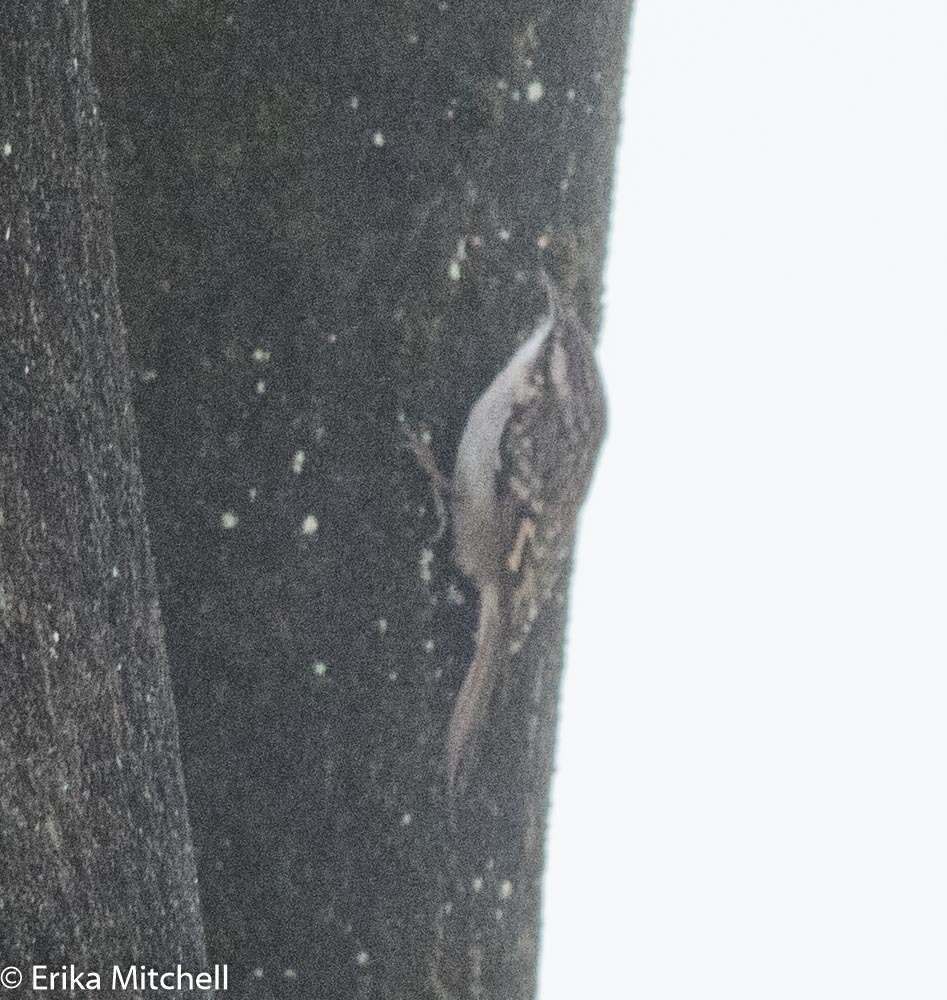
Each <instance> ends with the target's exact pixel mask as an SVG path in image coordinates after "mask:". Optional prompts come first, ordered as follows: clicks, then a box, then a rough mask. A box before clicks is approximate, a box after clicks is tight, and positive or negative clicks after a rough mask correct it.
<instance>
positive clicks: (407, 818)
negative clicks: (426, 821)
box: [401, 813, 414, 826]
mask: <svg viewBox="0 0 947 1000" xmlns="http://www.w3.org/2000/svg"><path fill="white" fill-rule="evenodd" d="M412 819H414V817H413V816H412V815H411V813H403V814H402V816H401V825H402V826H410V825H411V820H412Z"/></svg>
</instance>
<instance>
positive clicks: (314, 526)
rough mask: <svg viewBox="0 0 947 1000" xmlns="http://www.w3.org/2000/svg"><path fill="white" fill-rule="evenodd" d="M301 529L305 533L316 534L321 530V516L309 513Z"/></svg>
mask: <svg viewBox="0 0 947 1000" xmlns="http://www.w3.org/2000/svg"><path fill="white" fill-rule="evenodd" d="M300 530H301V531H302V533H303V534H304V535H314V534H315V533H316V532H317V531H318V530H319V518H318V517H316V515H315V514H307V515H306V516H305V517H304V518H303V523H302V527H301V528H300Z"/></svg>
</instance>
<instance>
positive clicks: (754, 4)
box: [540, 0, 947, 1000]
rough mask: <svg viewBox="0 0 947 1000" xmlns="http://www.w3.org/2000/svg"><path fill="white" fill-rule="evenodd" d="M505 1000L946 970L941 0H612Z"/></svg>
mask: <svg viewBox="0 0 947 1000" xmlns="http://www.w3.org/2000/svg"><path fill="white" fill-rule="evenodd" d="M626 98H627V100H626V114H625V125H624V146H623V151H622V155H621V161H620V168H619V179H618V188H617V203H616V214H615V222H614V230H613V235H612V256H611V263H610V268H609V273H608V289H607V307H608V313H607V320H606V330H605V334H604V340H603V343H602V349H601V357H602V362H603V366H604V369H605V373H606V379H607V382H608V385H609V389H610V397H611V429H610V437H609V439H608V442H607V446H606V450H605V453H604V455H603V461H602V464H601V466H600V471H599V474H598V476H597V479H596V482H595V485H594V489H593V494H592V496H591V498H590V501H589V504H588V506H587V508H586V510H585V515H584V520H583V524H582V533H581V547H580V552H579V562H578V572H577V575H576V578H575V584H574V590H573V621H572V629H571V639H570V652H569V661H570V665H569V667H568V669H567V673H566V681H565V688H564V701H563V709H562V728H561V743H560V757H559V769H558V776H557V779H556V784H555V788H554V813H553V825H552V834H551V841H550V868H549V873H548V880H547V886H546V911H545V912H546V916H545V939H544V956H543V965H542V980H541V988H540V1000H583V998H594V1000H612V998H618V1000H625V998H628V1000H665V998H674V1000H678V998H679V1000H705V998H711V997H724V998H726V1000H744V998H746V1000H780V998H787V1000H790V998H791V1000H800V998H805V1000H823V998H824V1000H847V998H853V1000H874V998H878V1000H902V998H909V1000H928V998H930V1000H935V998H936V1000H943V998H944V997H947V3H944V0H929V2H925V0H899V2H898V3H896V4H895V3H889V2H884V3H882V2H878V0H861V2H856V0H793V2H788V0H778V2H777V0H720V2H717V3H708V2H706V0H642V2H641V3H640V5H639V8H638V11H637V14H636V17H635V28H634V39H633V43H632V51H631V61H630V75H629V79H628V82H627V87H626Z"/></svg>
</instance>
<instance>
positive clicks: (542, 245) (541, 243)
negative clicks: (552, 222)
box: [536, 233, 549, 250]
mask: <svg viewBox="0 0 947 1000" xmlns="http://www.w3.org/2000/svg"><path fill="white" fill-rule="evenodd" d="M536 246H538V247H539V249H540V250H545V249H546V247H548V246H549V233H540V234H539V235H538V236H537V237H536Z"/></svg>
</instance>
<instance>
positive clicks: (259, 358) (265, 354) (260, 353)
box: [252, 347, 270, 365]
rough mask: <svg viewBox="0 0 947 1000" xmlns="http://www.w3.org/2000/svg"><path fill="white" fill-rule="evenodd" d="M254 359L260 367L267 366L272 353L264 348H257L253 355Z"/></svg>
mask: <svg viewBox="0 0 947 1000" xmlns="http://www.w3.org/2000/svg"><path fill="white" fill-rule="evenodd" d="M252 357H253V360H254V361H255V362H256V363H257V364H258V365H265V364H266V363H267V361H269V360H270V352H269V351H267V350H266V349H265V348H263V347H257V348H256V349H255V350H254V351H253V355H252Z"/></svg>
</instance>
